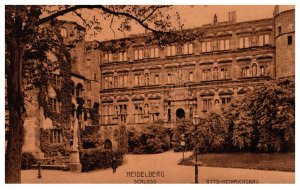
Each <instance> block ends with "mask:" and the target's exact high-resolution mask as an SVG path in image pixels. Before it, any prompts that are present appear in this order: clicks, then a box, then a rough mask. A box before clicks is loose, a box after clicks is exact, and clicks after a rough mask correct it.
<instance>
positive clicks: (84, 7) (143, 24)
mask: <svg viewBox="0 0 300 190" xmlns="http://www.w3.org/2000/svg"><path fill="white" fill-rule="evenodd" d="M78 9H100V10H103V11H104V12H106V13H109V14H112V15H115V16H122V17H127V18H130V19H132V20H134V21H136V22H137V23H138V24H140V25H141V26H143V27H144V28H145V29H148V30H150V31H152V32H153V33H165V34H170V35H174V33H172V32H168V31H162V30H156V29H153V28H151V27H149V26H148V25H147V24H146V23H145V22H144V21H143V20H141V19H139V18H137V17H136V16H134V15H132V14H130V13H127V12H119V11H115V10H111V9H109V8H107V7H105V6H103V5H75V6H73V7H69V8H66V9H64V10H61V11H58V12H56V13H54V14H52V15H49V16H47V17H44V18H41V19H40V20H39V21H38V22H36V23H34V24H33V25H40V24H43V23H46V22H49V21H51V20H53V19H55V18H57V17H59V16H62V15H65V14H67V13H69V12H73V11H76V10H78ZM152 14H153V13H152ZM29 27H30V26H29Z"/></svg>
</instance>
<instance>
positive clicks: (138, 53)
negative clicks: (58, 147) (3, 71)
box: [23, 7, 295, 155]
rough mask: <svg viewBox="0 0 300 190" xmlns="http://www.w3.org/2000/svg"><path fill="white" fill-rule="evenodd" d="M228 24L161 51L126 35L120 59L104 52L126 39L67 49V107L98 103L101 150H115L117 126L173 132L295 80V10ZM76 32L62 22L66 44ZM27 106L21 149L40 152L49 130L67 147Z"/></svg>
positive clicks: (46, 121)
mask: <svg viewBox="0 0 300 190" xmlns="http://www.w3.org/2000/svg"><path fill="white" fill-rule="evenodd" d="M228 18H229V19H228V21H226V22H218V19H217V15H215V16H214V18H212V23H211V24H206V25H203V26H201V27H199V28H195V29H194V30H201V31H204V38H203V39H202V40H197V41H193V42H190V43H187V44H183V45H179V44H172V45H170V46H167V47H165V48H160V47H158V46H156V45H149V44H147V43H146V42H145V37H146V36H147V35H150V34H149V33H145V34H139V35H132V36H129V37H128V38H127V39H130V40H129V41H130V42H128V43H127V44H126V48H124V49H122V51H120V52H118V53H113V52H109V51H105V50H103V48H101V47H103V45H104V44H115V42H116V41H122V40H123V39H119V40H113V41H104V42H98V41H83V40H82V41H80V42H79V43H77V44H76V45H74V46H72V45H71V44H69V46H68V47H69V51H70V54H71V59H72V61H71V80H72V81H73V83H72V85H73V87H74V92H73V95H72V104H73V105H72V106H74V107H77V106H78V105H77V103H76V99H77V98H78V97H81V98H82V99H83V100H84V108H85V109H89V108H92V107H93V106H94V105H97V104H98V105H99V112H100V121H99V123H100V126H101V127H100V129H101V131H100V134H99V137H100V138H101V139H102V140H103V141H104V142H106V144H104V146H105V147H109V148H112V149H117V146H118V145H117V141H116V137H117V136H118V135H120V134H119V133H118V131H117V130H116V128H117V127H118V126H126V127H128V126H132V127H134V126H139V125H143V124H146V123H151V122H154V121H156V120H163V122H164V126H162V127H169V128H173V127H175V126H176V121H177V120H178V119H182V118H185V119H189V118H193V117H195V116H196V115H197V116H200V117H203V116H205V115H206V114H207V113H208V112H210V111H214V110H218V109H220V107H222V106H224V105H226V104H228V103H229V102H230V101H231V100H232V99H233V98H235V97H238V96H242V95H243V94H244V93H245V92H247V91H248V90H251V89H253V87H254V86H257V85H259V84H262V83H263V82H265V81H267V80H270V79H273V78H280V77H294V76H295V10H288V11H284V12H279V10H278V8H277V7H275V9H274V16H273V17H272V18H265V19H260V20H252V21H245V22H237V21H236V13H235V12H230V13H229V14H228ZM81 30H84V29H83V28H81V27H79V31H81ZM74 31H78V25H77V24H76V23H72V22H64V23H63V24H62V28H61V34H62V36H63V37H64V39H65V40H66V41H65V42H66V44H68V42H69V41H68V40H70V41H72V38H76V37H78V36H76V35H77V34H78V33H76V32H75V33H74ZM79 33H80V32H79ZM53 76H54V78H55V81H59V79H60V77H61V76H62V75H61V74H60V73H59V71H57V73H53ZM49 92H50V94H48V95H49V98H51V101H53V102H52V104H51V105H53V109H54V108H55V109H54V110H56V111H59V110H60V109H61V108H62V105H61V103H60V102H59V100H56V99H55V98H56V96H55V91H53V90H52V91H51V88H50V90H49ZM51 92H52V93H51ZM35 96H37V94H36V93H34V94H33V95H32V97H35ZM36 98H37V97H36ZM26 108H27V112H28V113H30V114H28V117H27V118H26V120H25V124H24V128H25V142H24V147H23V151H27V152H33V153H35V154H36V155H39V154H40V153H42V151H41V149H40V134H39V131H40V129H41V128H42V129H46V128H48V129H53V134H52V136H51V137H52V138H53V140H52V141H51V142H52V143H56V144H59V143H69V142H63V140H62V139H61V134H60V132H59V130H56V126H55V125H54V123H53V121H52V120H51V119H49V118H45V116H44V114H43V109H42V107H41V106H40V105H38V103H37V102H35V103H32V104H30V105H27V107H26ZM56 108H57V109H56ZM88 118H89V117H87V119H86V120H85V119H81V122H82V123H81V124H80V125H82V126H81V127H86V126H89V125H91V123H90V120H89V119H88ZM73 123H74V121H73V120H72V122H70V127H71V128H72V127H74V126H73ZM59 139H60V140H59ZM70 143H72V142H70Z"/></svg>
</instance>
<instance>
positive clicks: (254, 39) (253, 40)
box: [251, 35, 257, 46]
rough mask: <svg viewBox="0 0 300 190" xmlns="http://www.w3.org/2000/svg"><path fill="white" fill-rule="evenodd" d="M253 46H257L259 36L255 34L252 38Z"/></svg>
mask: <svg viewBox="0 0 300 190" xmlns="http://www.w3.org/2000/svg"><path fill="white" fill-rule="evenodd" d="M251 46H257V38H256V36H255V35H254V36H252V38H251Z"/></svg>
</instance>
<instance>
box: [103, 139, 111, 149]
mask: <svg viewBox="0 0 300 190" xmlns="http://www.w3.org/2000/svg"><path fill="white" fill-rule="evenodd" d="M104 149H105V150H111V149H112V143H111V141H110V140H109V139H106V140H105V142H104Z"/></svg>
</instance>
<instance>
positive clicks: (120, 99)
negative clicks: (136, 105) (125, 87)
mask: <svg viewBox="0 0 300 190" xmlns="http://www.w3.org/2000/svg"><path fill="white" fill-rule="evenodd" d="M117 101H118V102H128V98H126V97H125V96H121V97H120V98H119V99H118V100H117Z"/></svg>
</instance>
